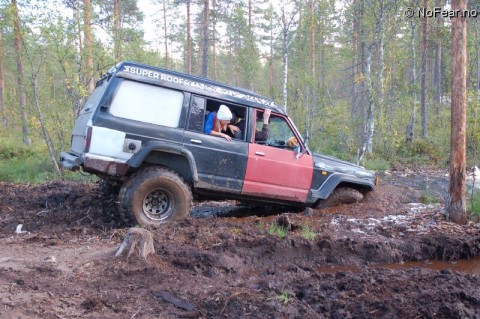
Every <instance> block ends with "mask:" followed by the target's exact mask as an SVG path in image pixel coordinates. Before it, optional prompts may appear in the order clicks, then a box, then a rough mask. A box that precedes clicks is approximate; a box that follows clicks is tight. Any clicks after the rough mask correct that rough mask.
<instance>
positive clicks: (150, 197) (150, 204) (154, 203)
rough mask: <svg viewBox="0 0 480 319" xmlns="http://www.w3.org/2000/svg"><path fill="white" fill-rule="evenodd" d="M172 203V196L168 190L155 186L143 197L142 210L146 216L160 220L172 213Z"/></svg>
mask: <svg viewBox="0 0 480 319" xmlns="http://www.w3.org/2000/svg"><path fill="white" fill-rule="evenodd" d="M174 204H175V203H174V199H173V196H172V194H171V193H170V192H169V191H167V190H165V189H162V188H157V189H154V190H153V191H151V192H150V193H148V194H147V195H146V196H145V198H144V199H143V212H144V213H145V215H146V216H147V218H149V219H151V220H156V221H161V220H164V219H166V218H168V216H170V215H171V214H172V211H173V207H174V206H175V205H174Z"/></svg>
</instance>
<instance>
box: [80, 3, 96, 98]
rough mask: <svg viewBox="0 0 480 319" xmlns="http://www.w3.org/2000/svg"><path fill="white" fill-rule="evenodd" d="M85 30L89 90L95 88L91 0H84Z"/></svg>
mask: <svg viewBox="0 0 480 319" xmlns="http://www.w3.org/2000/svg"><path fill="white" fill-rule="evenodd" d="M84 6H85V7H84V9H83V10H84V32H85V68H86V78H87V79H86V80H87V81H86V83H87V89H88V92H90V93H91V92H92V91H93V90H94V89H95V81H94V79H93V34H92V19H91V13H92V6H91V2H90V0H84Z"/></svg>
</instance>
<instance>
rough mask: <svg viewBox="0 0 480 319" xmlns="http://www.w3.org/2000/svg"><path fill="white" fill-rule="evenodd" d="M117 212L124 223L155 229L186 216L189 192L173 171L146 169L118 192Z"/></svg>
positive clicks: (188, 211) (190, 194) (189, 201)
mask: <svg viewBox="0 0 480 319" xmlns="http://www.w3.org/2000/svg"><path fill="white" fill-rule="evenodd" d="M118 199H119V209H120V213H121V215H122V217H123V218H124V221H125V222H127V224H134V223H136V224H138V225H140V226H155V225H159V224H162V223H165V222H169V221H173V220H179V219H183V218H186V217H188V216H189V215H190V210H191V208H192V192H191V190H190V188H189V187H188V186H187V185H186V184H185V182H184V181H183V180H182V178H181V177H180V176H178V175H177V174H176V173H175V172H173V171H171V170H169V169H166V168H160V167H148V168H146V169H144V170H141V171H140V172H138V173H136V174H135V175H133V176H132V177H131V178H130V179H129V180H128V181H127V182H125V183H124V184H123V186H122V188H121V189H120V194H119V195H118Z"/></svg>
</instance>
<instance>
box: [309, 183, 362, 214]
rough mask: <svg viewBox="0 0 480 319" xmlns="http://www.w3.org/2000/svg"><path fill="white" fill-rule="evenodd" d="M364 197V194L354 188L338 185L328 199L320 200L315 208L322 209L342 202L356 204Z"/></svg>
mask: <svg viewBox="0 0 480 319" xmlns="http://www.w3.org/2000/svg"><path fill="white" fill-rule="evenodd" d="M362 199H363V194H362V193H361V192H360V191H358V190H356V189H354V188H350V187H337V188H335V189H334V190H333V192H332V193H331V194H330V196H328V198H327V199H323V200H320V201H319V202H318V203H317V205H316V206H315V208H318V209H320V208H327V207H333V206H338V205H340V204H354V203H358V202H360V201H361V200H362Z"/></svg>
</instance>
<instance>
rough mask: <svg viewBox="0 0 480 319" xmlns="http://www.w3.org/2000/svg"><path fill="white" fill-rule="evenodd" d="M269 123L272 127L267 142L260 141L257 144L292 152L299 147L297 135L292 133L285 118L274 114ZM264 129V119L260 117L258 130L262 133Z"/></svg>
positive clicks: (269, 129)
mask: <svg viewBox="0 0 480 319" xmlns="http://www.w3.org/2000/svg"><path fill="white" fill-rule="evenodd" d="M269 122H270V123H269V124H270V125H269V128H268V138H267V140H266V141H263V142H260V141H259V142H257V143H259V144H266V145H268V146H273V147H278V148H284V149H291V150H293V149H295V147H297V146H298V141H297V139H296V137H295V133H294V132H293V131H292V129H291V128H290V125H288V123H287V121H286V119H285V118H283V117H281V116H277V115H274V114H272V115H271V116H270V121H269ZM262 127H263V119H262V117H261V116H260V117H257V125H256V130H257V131H261V130H262Z"/></svg>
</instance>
